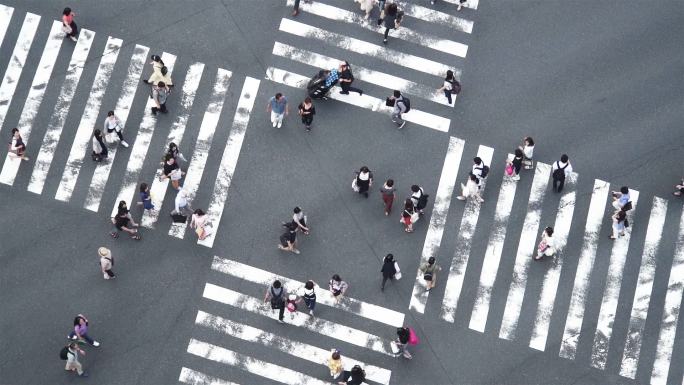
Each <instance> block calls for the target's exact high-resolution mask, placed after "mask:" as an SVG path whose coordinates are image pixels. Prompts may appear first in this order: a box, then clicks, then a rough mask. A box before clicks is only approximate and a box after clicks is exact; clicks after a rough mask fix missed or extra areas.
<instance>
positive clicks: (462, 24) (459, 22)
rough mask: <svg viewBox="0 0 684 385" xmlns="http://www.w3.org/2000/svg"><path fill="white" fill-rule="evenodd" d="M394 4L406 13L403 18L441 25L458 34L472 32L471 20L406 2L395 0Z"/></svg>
mask: <svg viewBox="0 0 684 385" xmlns="http://www.w3.org/2000/svg"><path fill="white" fill-rule="evenodd" d="M395 3H397V5H398V6H399V8H400V9H401V10H403V11H404V12H405V13H406V14H405V15H404V16H409V17H412V18H414V19H419V20H423V21H427V22H428V23H434V24H442V25H445V26H447V27H451V28H453V29H455V30H457V31H460V32H465V33H472V32H473V22H472V21H471V20H466V19H463V18H460V17H456V16H452V15H450V14H448V13H444V12H439V11H435V10H434V9H431V8H427V7H423V6H420V5H417V4H413V3H408V2H406V1H399V0H397V1H395Z"/></svg>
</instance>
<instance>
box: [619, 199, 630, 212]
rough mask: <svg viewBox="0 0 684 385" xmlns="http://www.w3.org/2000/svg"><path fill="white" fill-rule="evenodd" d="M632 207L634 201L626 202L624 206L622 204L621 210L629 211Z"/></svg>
mask: <svg viewBox="0 0 684 385" xmlns="http://www.w3.org/2000/svg"><path fill="white" fill-rule="evenodd" d="M631 209H632V201H628V202H627V203H625V205H624V206H622V209H621V210H622V211H624V212H627V211H629V210H631Z"/></svg>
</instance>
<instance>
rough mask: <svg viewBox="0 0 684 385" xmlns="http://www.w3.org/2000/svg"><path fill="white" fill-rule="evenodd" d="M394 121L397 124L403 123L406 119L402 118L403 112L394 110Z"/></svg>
mask: <svg viewBox="0 0 684 385" xmlns="http://www.w3.org/2000/svg"><path fill="white" fill-rule="evenodd" d="M392 121H393V122H394V123H396V124H397V126H401V125H402V124H404V119H402V118H401V112H393V113H392Z"/></svg>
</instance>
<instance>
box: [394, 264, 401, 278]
mask: <svg viewBox="0 0 684 385" xmlns="http://www.w3.org/2000/svg"><path fill="white" fill-rule="evenodd" d="M394 270H395V271H396V273H394V279H397V280H399V279H401V270H399V264H398V263H397V262H396V261H394Z"/></svg>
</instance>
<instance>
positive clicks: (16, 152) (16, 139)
mask: <svg viewBox="0 0 684 385" xmlns="http://www.w3.org/2000/svg"><path fill="white" fill-rule="evenodd" d="M24 152H26V144H24V140H23V139H22V138H21V134H20V133H19V129H18V128H16V127H14V128H13V129H12V140H10V142H9V155H10V156H11V157H14V158H15V159H21V160H29V158H28V156H26V155H24Z"/></svg>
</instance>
